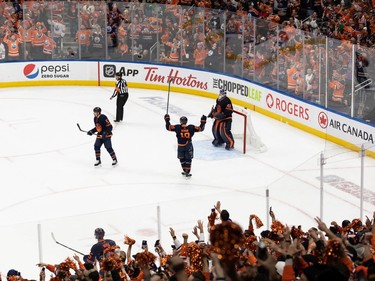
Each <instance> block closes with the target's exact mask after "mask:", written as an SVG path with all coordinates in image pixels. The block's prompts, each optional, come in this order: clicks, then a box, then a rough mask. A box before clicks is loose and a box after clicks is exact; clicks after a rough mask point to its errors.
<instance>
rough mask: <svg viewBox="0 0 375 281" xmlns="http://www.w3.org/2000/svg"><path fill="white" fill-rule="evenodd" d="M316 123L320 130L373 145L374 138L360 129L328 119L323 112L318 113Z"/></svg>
mask: <svg viewBox="0 0 375 281" xmlns="http://www.w3.org/2000/svg"><path fill="white" fill-rule="evenodd" d="M318 123H319V126H320V127H321V128H322V129H326V128H327V127H329V128H332V129H335V130H338V131H341V132H343V133H345V134H348V135H351V136H354V137H356V138H359V139H362V140H364V141H367V142H371V143H372V144H373V143H374V136H373V135H372V134H371V133H369V132H367V131H365V130H362V129H360V128H357V127H355V126H353V125H349V124H346V123H342V122H340V121H338V120H335V119H333V118H331V119H329V118H328V116H327V114H326V113H325V112H320V113H319V115H318Z"/></svg>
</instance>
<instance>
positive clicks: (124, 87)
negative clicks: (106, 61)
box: [110, 72, 129, 122]
mask: <svg viewBox="0 0 375 281" xmlns="http://www.w3.org/2000/svg"><path fill="white" fill-rule="evenodd" d="M115 77H116V87H115V90H114V91H113V94H112V96H111V97H110V99H111V100H112V99H113V98H114V97H117V101H116V119H115V120H114V121H115V122H121V121H122V120H123V117H124V106H125V104H126V102H127V100H128V98H129V92H128V83H126V81H125V79H122V73H121V72H117V73H116V75H115Z"/></svg>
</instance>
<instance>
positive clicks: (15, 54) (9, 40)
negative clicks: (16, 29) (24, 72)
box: [4, 34, 21, 61]
mask: <svg viewBox="0 0 375 281" xmlns="http://www.w3.org/2000/svg"><path fill="white" fill-rule="evenodd" d="M4 43H5V44H7V46H8V61H16V60H19V59H20V58H21V56H20V52H21V48H20V43H21V39H20V38H18V37H17V36H16V35H15V34H12V35H8V34H7V35H5V37H4Z"/></svg>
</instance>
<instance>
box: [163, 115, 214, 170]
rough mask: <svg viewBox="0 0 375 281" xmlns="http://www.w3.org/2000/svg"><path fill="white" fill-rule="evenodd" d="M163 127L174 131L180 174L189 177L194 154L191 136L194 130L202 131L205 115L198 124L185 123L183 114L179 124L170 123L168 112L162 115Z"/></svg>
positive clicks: (185, 119)
mask: <svg viewBox="0 0 375 281" xmlns="http://www.w3.org/2000/svg"><path fill="white" fill-rule="evenodd" d="M164 120H165V128H166V129H167V130H168V131H171V132H175V133H176V137H177V143H178V148H177V158H178V159H180V163H181V168H182V175H183V176H186V177H191V174H190V170H191V163H192V159H193V156H194V148H193V143H192V137H193V136H194V133H195V132H202V131H204V127H205V125H206V120H207V117H206V116H205V115H202V117H201V124H200V125H199V126H194V125H191V124H190V125H187V121H188V119H187V118H186V117H185V116H182V117H181V118H180V124H176V125H171V123H170V116H169V114H165V115H164Z"/></svg>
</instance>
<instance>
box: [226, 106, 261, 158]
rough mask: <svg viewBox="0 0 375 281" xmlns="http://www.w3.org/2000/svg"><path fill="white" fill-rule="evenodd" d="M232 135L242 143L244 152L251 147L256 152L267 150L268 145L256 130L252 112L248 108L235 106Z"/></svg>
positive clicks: (237, 141)
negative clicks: (251, 116)
mask: <svg viewBox="0 0 375 281" xmlns="http://www.w3.org/2000/svg"><path fill="white" fill-rule="evenodd" d="M232 135H233V138H234V141H235V146H236V143H237V144H238V143H241V147H242V149H241V150H242V153H243V154H246V152H247V151H249V150H250V149H251V150H252V151H254V152H258V153H259V152H265V151H267V147H266V146H265V144H264V143H263V142H262V140H261V138H260V137H259V136H258V134H257V133H256V132H255V129H254V126H253V123H252V120H251V118H250V113H249V110H248V109H247V108H240V107H234V108H233V115H232Z"/></svg>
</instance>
